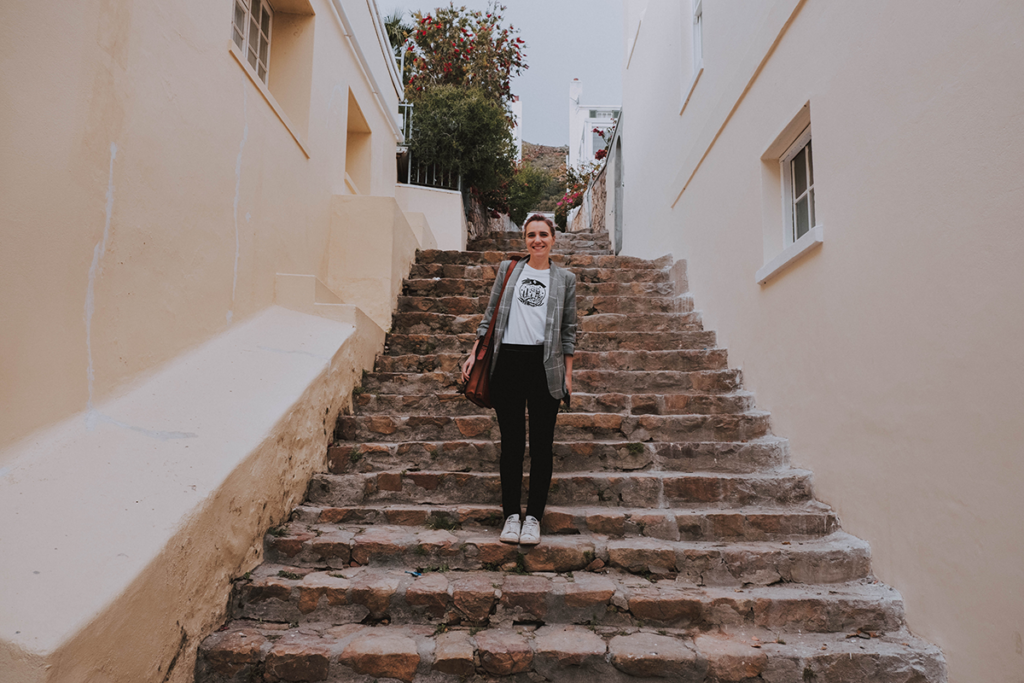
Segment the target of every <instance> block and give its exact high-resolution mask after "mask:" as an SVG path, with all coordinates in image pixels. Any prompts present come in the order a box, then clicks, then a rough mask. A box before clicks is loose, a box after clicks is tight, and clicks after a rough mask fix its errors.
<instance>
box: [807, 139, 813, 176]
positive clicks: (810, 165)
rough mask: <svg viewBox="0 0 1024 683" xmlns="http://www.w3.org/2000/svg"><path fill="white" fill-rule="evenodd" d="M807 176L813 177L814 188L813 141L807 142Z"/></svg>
mask: <svg viewBox="0 0 1024 683" xmlns="http://www.w3.org/2000/svg"><path fill="white" fill-rule="evenodd" d="M807 175H809V176H810V177H811V186H812V187H813V186H814V161H813V160H812V159H811V141H808V142H807Z"/></svg>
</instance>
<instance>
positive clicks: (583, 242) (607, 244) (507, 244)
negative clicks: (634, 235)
mask: <svg viewBox="0 0 1024 683" xmlns="http://www.w3.org/2000/svg"><path fill="white" fill-rule="evenodd" d="M509 249H513V250H519V251H524V250H525V249H526V240H524V239H523V238H522V237H506V238H493V237H491V238H482V239H476V240H472V241H470V242H469V243H468V244H467V245H466V251H507V250H509ZM555 249H563V250H572V249H606V250H608V249H611V240H610V239H609V238H608V236H607V235H601V236H589V235H587V236H575V235H574V236H572V237H570V236H568V235H565V234H564V233H563V234H560V235H557V236H556V237H555Z"/></svg>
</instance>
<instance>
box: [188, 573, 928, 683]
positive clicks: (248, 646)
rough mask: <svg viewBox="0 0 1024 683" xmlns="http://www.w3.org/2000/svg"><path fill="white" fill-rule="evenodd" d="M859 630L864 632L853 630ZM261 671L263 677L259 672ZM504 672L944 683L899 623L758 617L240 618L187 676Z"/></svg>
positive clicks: (516, 676) (625, 681)
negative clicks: (666, 621) (743, 622)
mask: <svg viewBox="0 0 1024 683" xmlns="http://www.w3.org/2000/svg"><path fill="white" fill-rule="evenodd" d="M524 585H528V584H525V582H524ZM325 592H326V590H325ZM857 633H860V634H861V635H862V636H863V637H866V638H867V639H866V640H865V639H863V638H862V637H851V635H855V634H857ZM261 672H265V673H266V674H267V675H269V676H270V677H271V678H270V679H259V678H256V677H258V676H260V673H261ZM762 674H763V676H762ZM506 677H507V678H508V680H515V681H520V680H521V681H527V680H529V681H564V682H566V683H572V682H578V681H600V682H601V683H631V682H632V683H636V682H638V681H653V680H662V679H665V680H672V681H676V682H677V683H725V682H726V681H741V680H742V681H762V680H763V681H780V682H782V681H785V682H787V683H789V682H790V681H792V682H793V683H798V682H799V681H828V682H829V683H855V682H857V683H859V682H860V681H871V682H872V683H909V682H910V681H913V682H914V683H945V681H946V664H945V659H944V658H943V656H942V652H941V651H940V650H939V649H938V648H937V647H935V646H933V645H930V644H928V643H926V642H924V641H922V640H920V639H918V638H916V637H914V636H912V635H911V634H910V633H909V632H907V631H905V630H899V631H892V632H889V633H878V634H877V637H872V636H871V635H869V634H867V633H864V632H857V631H854V632H853V634H844V633H798V634H789V633H787V634H786V635H785V638H783V637H781V636H780V635H778V634H777V633H776V632H775V631H774V630H772V629H771V628H756V627H751V628H748V629H743V628H731V629H729V630H723V631H717V632H708V633H699V632H697V631H696V630H694V629H687V630H680V629H658V628H653V627H647V626H644V627H620V626H595V627H587V626H577V625H563V624H551V625H545V626H541V627H539V628H538V627H537V626H536V625H534V624H521V625H515V624H512V625H509V626H507V627H503V628H488V629H485V630H478V628H476V627H466V626H463V627H456V628H443V629H442V628H437V627H435V626H434V625H415V624H388V625H362V624H348V625H345V626H341V627H331V626H330V625H329V624H327V625H321V624H317V625H312V624H310V625H296V626H293V627H288V628H286V627H285V625H284V624H266V623H265V624H261V623H259V622H258V621H247V620H239V621H236V622H233V623H232V624H231V625H230V626H229V627H228V628H227V629H225V630H223V631H219V632H217V633H214V634H213V635H211V636H209V637H208V638H206V639H205V640H204V641H203V643H202V644H201V645H200V647H199V653H198V660H197V662H196V678H195V680H196V682H197V683H226V682H227V681H242V680H246V681H248V680H288V681H321V680H330V681H360V682H368V681H375V680H378V679H380V680H381V681H395V680H398V681H403V682H404V683H428V681H429V682H430V683H449V682H451V683H455V682H456V681H466V680H470V679H472V680H474V681H477V680H481V681H483V680H487V681H493V680H497V679H502V678H506Z"/></svg>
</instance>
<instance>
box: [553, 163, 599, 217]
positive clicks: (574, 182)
mask: <svg viewBox="0 0 1024 683" xmlns="http://www.w3.org/2000/svg"><path fill="white" fill-rule="evenodd" d="M600 170H601V164H598V163H592V164H587V165H586V166H583V167H582V168H579V169H576V168H572V167H571V166H570V167H568V168H566V169H565V194H564V195H563V196H562V198H561V199H559V200H558V204H557V205H556V206H555V225H557V226H558V227H560V228H562V229H563V230H564V229H565V228H566V222H567V221H568V215H569V211H571V210H572V209H575V208H576V207H577V206H579V205H580V204H582V203H583V193H584V192H586V191H587V185H589V184H590V181H591V180H593V179H594V177H595V176H596V175H597V174H598V172H599V171H600Z"/></svg>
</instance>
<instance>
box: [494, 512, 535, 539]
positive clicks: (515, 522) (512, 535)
mask: <svg viewBox="0 0 1024 683" xmlns="http://www.w3.org/2000/svg"><path fill="white" fill-rule="evenodd" d="M528 519H533V518H532V517H529V518H528ZM519 529H520V524H519V515H509V516H508V519H506V520H505V528H504V529H502V530H501V536H498V540H499V541H501V542H502V543H519Z"/></svg>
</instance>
